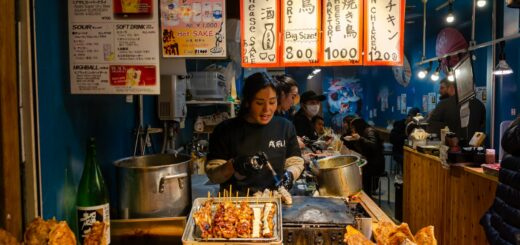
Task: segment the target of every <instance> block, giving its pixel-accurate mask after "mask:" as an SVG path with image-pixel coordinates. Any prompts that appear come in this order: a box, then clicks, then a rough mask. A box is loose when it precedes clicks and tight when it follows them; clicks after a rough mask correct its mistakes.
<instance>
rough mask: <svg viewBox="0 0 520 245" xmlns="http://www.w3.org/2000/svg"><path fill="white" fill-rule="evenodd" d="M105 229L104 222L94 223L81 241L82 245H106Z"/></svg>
mask: <svg viewBox="0 0 520 245" xmlns="http://www.w3.org/2000/svg"><path fill="white" fill-rule="evenodd" d="M106 229H107V224H106V223H105V222H99V221H96V222H95V223H94V224H93V225H92V227H91V228H90V232H89V233H88V234H87V236H86V237H85V239H84V240H83V245H107V239H106Z"/></svg>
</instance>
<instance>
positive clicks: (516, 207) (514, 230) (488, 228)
mask: <svg viewBox="0 0 520 245" xmlns="http://www.w3.org/2000/svg"><path fill="white" fill-rule="evenodd" d="M501 143H502V148H503V149H504V151H506V152H507V154H506V155H505V156H504V158H503V159H502V162H501V167H500V172H499V175H498V185H497V189H496V197H495V201H494V202H493V205H492V206H491V208H489V210H488V211H487V212H486V213H485V214H484V216H483V217H482V219H480V224H481V225H482V226H483V227H484V231H485V232H486V237H487V240H488V242H489V244H491V245H497V244H501V245H502V244H504V245H517V244H520V201H519V200H520V117H519V118H517V119H516V120H515V121H514V122H513V123H512V124H511V125H510V126H509V128H508V129H507V130H506V131H505V132H504V135H503V137H502V142H501Z"/></svg>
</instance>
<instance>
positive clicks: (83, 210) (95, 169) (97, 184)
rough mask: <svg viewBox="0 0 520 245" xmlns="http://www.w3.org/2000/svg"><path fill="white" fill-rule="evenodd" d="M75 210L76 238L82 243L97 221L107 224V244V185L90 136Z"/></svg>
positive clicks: (108, 223) (108, 240)
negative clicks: (76, 215)
mask: <svg viewBox="0 0 520 245" xmlns="http://www.w3.org/2000/svg"><path fill="white" fill-rule="evenodd" d="M76 210H77V214H78V218H77V221H78V223H77V224H78V233H79V236H78V238H79V239H78V240H79V241H80V242H81V243H83V240H84V239H85V237H86V236H87V234H88V233H89V232H90V229H91V227H92V225H93V224H94V223H95V222H96V221H99V222H105V223H106V224H107V229H106V233H107V234H106V236H105V237H106V239H107V241H106V242H107V244H109V243H110V205H109V199H108V191H107V187H106V185H105V181H104V180H103V175H102V174H101V169H100V167H99V164H98V162H97V158H96V142H95V140H94V138H90V139H89V140H88V143H87V156H86V158H85V166H84V168H83V174H82V175H81V180H80V182H79V187H78V194H77V198H76Z"/></svg>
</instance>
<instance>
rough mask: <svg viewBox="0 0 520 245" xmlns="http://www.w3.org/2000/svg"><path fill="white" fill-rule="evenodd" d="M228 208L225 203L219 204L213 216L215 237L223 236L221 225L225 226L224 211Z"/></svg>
mask: <svg viewBox="0 0 520 245" xmlns="http://www.w3.org/2000/svg"><path fill="white" fill-rule="evenodd" d="M225 212H226V209H225V207H224V203H219V204H218V205H217V211H216V212H215V216H214V217H213V223H212V224H213V237H215V238H222V231H221V228H220V227H221V226H224V213H225Z"/></svg>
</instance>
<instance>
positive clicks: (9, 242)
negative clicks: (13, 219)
mask: <svg viewBox="0 0 520 245" xmlns="http://www.w3.org/2000/svg"><path fill="white" fill-rule="evenodd" d="M0 244H5V245H18V244H20V243H18V241H17V240H16V237H14V236H13V235H12V234H11V233H10V232H8V231H6V230H4V229H0Z"/></svg>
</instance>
